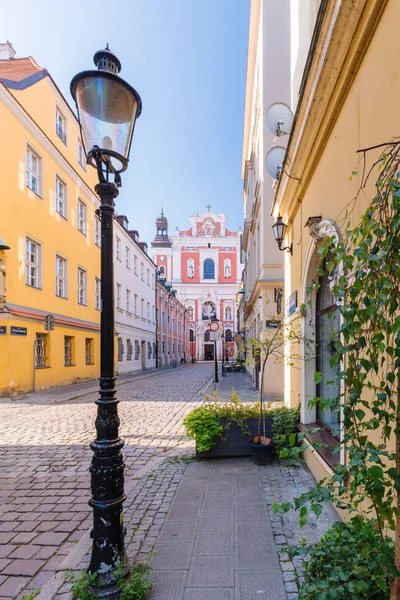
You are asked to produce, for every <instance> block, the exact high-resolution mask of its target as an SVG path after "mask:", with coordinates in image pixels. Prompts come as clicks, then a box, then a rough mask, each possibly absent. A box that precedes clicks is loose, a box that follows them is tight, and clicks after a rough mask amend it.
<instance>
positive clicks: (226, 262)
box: [224, 258, 231, 278]
mask: <svg viewBox="0 0 400 600" xmlns="http://www.w3.org/2000/svg"><path fill="white" fill-rule="evenodd" d="M224 274H225V277H227V278H228V277H230V276H231V261H230V259H229V258H226V259H225V260H224Z"/></svg>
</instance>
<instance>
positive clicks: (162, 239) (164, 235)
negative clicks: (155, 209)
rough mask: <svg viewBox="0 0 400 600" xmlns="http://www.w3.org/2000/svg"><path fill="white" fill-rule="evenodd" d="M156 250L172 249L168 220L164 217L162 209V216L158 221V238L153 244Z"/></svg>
mask: <svg viewBox="0 0 400 600" xmlns="http://www.w3.org/2000/svg"><path fill="white" fill-rule="evenodd" d="M151 245H152V246H153V247H154V248H171V246H172V242H171V240H170V239H169V236H168V219H167V217H164V210H163V209H162V208H161V215H160V216H159V217H158V218H157V220H156V236H155V238H154V240H153V241H152V242H151Z"/></svg>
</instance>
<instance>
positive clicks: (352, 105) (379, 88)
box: [272, 0, 400, 479]
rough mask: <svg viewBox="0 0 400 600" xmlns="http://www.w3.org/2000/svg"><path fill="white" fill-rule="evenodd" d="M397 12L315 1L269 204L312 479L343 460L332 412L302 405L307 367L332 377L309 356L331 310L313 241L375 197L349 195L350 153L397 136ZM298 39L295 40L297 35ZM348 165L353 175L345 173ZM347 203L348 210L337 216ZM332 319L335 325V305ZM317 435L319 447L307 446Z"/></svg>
mask: <svg viewBox="0 0 400 600" xmlns="http://www.w3.org/2000/svg"><path fill="white" fill-rule="evenodd" d="M399 20H400V3H399V2H398V1H397V0H387V1H386V0H356V1H353V0H343V1H341V2H339V1H338V0H328V1H327V2H322V3H321V6H320V9H319V12H318V14H317V16H316V23H315V27H314V32H313V36H312V39H310V40H309V52H308V56H306V57H305V60H304V71H303V79H302V83H301V85H300V87H299V90H298V101H297V105H296V106H295V107H294V108H295V116H294V124H293V127H292V131H291V134H290V137H289V141H288V147H287V152H286V157H285V160H284V163H283V169H282V175H281V177H280V180H279V182H278V186H277V191H276V195H275V199H274V203H273V207H272V213H273V215H274V217H275V218H276V217H277V216H278V215H279V214H280V215H281V216H282V217H283V220H284V222H285V223H287V225H288V229H287V239H286V240H285V244H286V243H287V244H288V245H289V244H293V255H291V254H290V253H285V299H286V305H287V306H289V305H290V306H291V309H292V310H293V312H292V313H291V314H290V315H289V316H287V317H286V322H287V323H291V324H293V325H298V326H299V327H300V329H301V332H302V334H303V335H304V337H305V338H307V339H308V340H310V341H311V343H310V344H309V346H308V350H307V353H306V352H305V348H303V350H304V356H303V358H304V360H302V361H298V362H296V363H295V364H292V365H291V366H290V367H289V366H287V367H286V369H285V400H286V403H287V404H290V405H291V406H296V405H298V404H300V407H301V423H302V424H303V426H304V428H305V429H306V430H309V429H312V428H313V427H314V426H315V425H318V426H320V427H321V425H322V429H321V430H320V432H319V433H318V434H315V435H313V434H312V433H308V434H307V438H308V442H309V444H310V447H311V448H312V449H313V450H314V451H307V452H306V453H305V458H306V461H307V463H308V465H309V466H310V468H311V470H312V472H313V474H314V475H315V477H316V478H317V479H321V478H324V477H326V476H329V475H330V474H332V469H333V468H334V467H335V466H336V465H338V464H344V463H345V462H346V455H345V451H344V449H343V448H342V449H341V452H340V454H336V455H334V456H332V454H331V451H332V448H333V447H334V444H335V443H336V440H335V439H334V437H333V433H332V432H333V431H337V430H338V429H340V425H341V416H340V415H337V413H336V415H333V414H329V411H326V410H325V411H324V410H323V409H320V408H319V406H318V404H317V405H316V406H313V407H310V404H309V401H310V399H312V398H315V397H319V396H321V397H323V394H324V389H322V391H321V389H317V386H316V383H315V381H314V373H315V372H316V371H322V377H323V379H322V385H323V382H324V378H325V381H327V380H329V379H332V372H331V371H330V365H329V360H326V361H325V362H324V363H323V364H321V359H320V358H318V356H320V352H318V351H317V347H316V340H317V339H321V338H319V337H318V336H319V335H321V333H318V328H319V327H320V330H322V329H323V327H324V326H325V324H324V315H326V314H328V313H327V311H330V312H329V314H330V317H329V318H330V319H332V316H331V315H332V314H334V313H335V311H336V310H337V306H336V302H335V300H334V299H333V300H332V301H331V304H332V306H328V305H329V301H330V298H332V294H331V292H330V287H329V286H330V283H331V282H330V280H329V277H327V278H325V279H324V277H325V275H324V276H323V277H322V276H321V273H320V272H319V269H320V267H321V261H320V258H319V255H318V249H319V248H320V247H321V245H322V244H323V242H324V238H325V237H326V236H332V235H334V236H338V237H340V236H341V235H342V234H343V227H344V225H345V223H347V222H348V220H349V219H350V221H351V223H352V224H353V225H356V224H358V223H359V221H360V217H361V215H362V214H363V213H364V211H365V209H366V207H367V202H368V200H371V199H372V198H373V196H374V191H373V187H374V181H371V182H370V187H367V188H366V189H365V193H361V194H359V195H358V196H356V195H357V191H358V189H359V187H360V181H361V176H362V171H363V167H362V164H361V165H360V162H359V160H360V157H361V156H362V154H360V153H359V152H358V151H359V150H360V149H365V148H370V147H374V146H378V145H380V144H385V143H386V142H390V141H391V140H392V139H393V138H394V137H395V136H398V135H399V133H398V132H399V131H400V111H399V109H398V105H399V100H398V99H399V94H400V71H399V64H400V63H399V58H400V47H399V44H398V38H397V37H396V30H397V24H398V23H399ZM299 47H300V48H302V47H303V48H304V40H302V39H301V35H300V43H299ZM297 64H298V62H297ZM379 152H380V150H379V148H378V149H376V150H375V151H372V155H370V159H371V164H372V162H373V161H374V159H376V158H378V156H379ZM353 171H359V174H355V175H353V177H351V174H352V172H353ZM352 201H353V203H352ZM350 203H351V209H352V210H351V212H350V216H348V217H347V218H345V215H346V207H348V206H349V204H350ZM318 278H321V286H322V287H323V286H324V285H325V284H326V285H325V289H326V294H325V296H324V293H325V292H324V290H323V289H322V288H320V291H319V292H318V293H317V292H312V294H311V297H310V292H309V289H310V287H311V286H312V284H313V283H314V282H315V281H317V280H318ZM317 294H319V297H318V295H317ZM324 303H325V304H324ZM324 307H326V308H324ZM337 319H338V323H340V315H339V312H338V313H337ZM318 360H320V363H319V364H318V363H317V361H318ZM320 385H321V384H320ZM331 394H332V392H329V395H331ZM316 436H318V438H317V437H316ZM316 441H318V442H320V441H323V442H324V443H326V444H327V447H326V448H319V447H317V446H315V447H314V448H313V443H314V442H316Z"/></svg>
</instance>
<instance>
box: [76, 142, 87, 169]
mask: <svg viewBox="0 0 400 600" xmlns="http://www.w3.org/2000/svg"><path fill="white" fill-rule="evenodd" d="M77 149H78V152H77V156H78V164H80V165H81V167H82V169H83V170H84V171H86V159H85V150H84V148H83V144H82V141H81V139H80V138H78V145H77Z"/></svg>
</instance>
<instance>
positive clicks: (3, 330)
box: [0, 325, 7, 335]
mask: <svg viewBox="0 0 400 600" xmlns="http://www.w3.org/2000/svg"><path fill="white" fill-rule="evenodd" d="M5 333H7V326H6V325H0V335H4V334H5Z"/></svg>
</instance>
